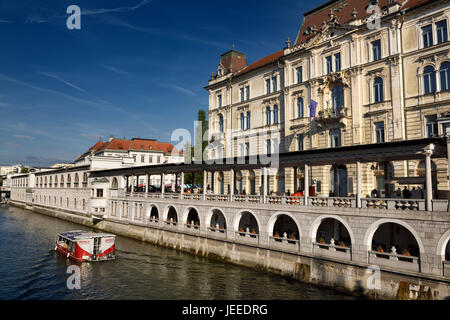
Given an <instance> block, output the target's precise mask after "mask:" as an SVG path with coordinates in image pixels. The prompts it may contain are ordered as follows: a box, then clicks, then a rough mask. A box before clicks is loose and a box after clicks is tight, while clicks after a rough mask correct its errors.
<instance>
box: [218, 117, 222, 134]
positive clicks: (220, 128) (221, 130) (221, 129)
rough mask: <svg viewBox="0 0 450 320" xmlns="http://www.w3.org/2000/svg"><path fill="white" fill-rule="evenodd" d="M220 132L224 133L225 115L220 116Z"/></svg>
mask: <svg viewBox="0 0 450 320" xmlns="http://www.w3.org/2000/svg"><path fill="white" fill-rule="evenodd" d="M219 132H221V133H222V132H223V115H221V114H220V115H219Z"/></svg>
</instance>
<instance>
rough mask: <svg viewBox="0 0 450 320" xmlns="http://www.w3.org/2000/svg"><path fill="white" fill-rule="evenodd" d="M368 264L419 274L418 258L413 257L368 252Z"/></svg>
mask: <svg viewBox="0 0 450 320" xmlns="http://www.w3.org/2000/svg"><path fill="white" fill-rule="evenodd" d="M369 263H371V264H374V265H380V266H385V267H390V268H392V269H403V270H408V271H414V272H420V261H419V257H414V256H407V255H402V254H397V253H386V252H378V251H372V250H370V251H369Z"/></svg>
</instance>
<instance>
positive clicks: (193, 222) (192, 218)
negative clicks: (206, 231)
mask: <svg viewBox="0 0 450 320" xmlns="http://www.w3.org/2000/svg"><path fill="white" fill-rule="evenodd" d="M186 225H187V227H188V228H190V227H193V228H195V229H198V228H199V227H200V217H199V215H198V212H197V210H195V209H194V208H190V209H189V212H188V216H187V220H186Z"/></svg>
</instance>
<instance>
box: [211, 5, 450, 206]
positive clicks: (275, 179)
mask: <svg viewBox="0 0 450 320" xmlns="http://www.w3.org/2000/svg"><path fill="white" fill-rule="evenodd" d="M371 6H372V7H371ZM374 15H375V16H374ZM376 16H377V17H379V19H374V17H376ZM449 19H450V8H449V6H448V2H447V1H432V0H431V1H430V0H414V1H406V2H405V1H394V0H391V1H388V0H380V1H360V0H353V1H352V0H337V1H329V2H327V3H325V4H324V5H322V6H320V7H318V8H316V9H313V10H311V11H309V12H306V13H305V15H304V21H303V23H302V25H301V28H300V30H299V32H298V35H297V39H296V40H295V42H294V43H291V42H290V40H289V39H288V41H287V42H286V47H285V48H283V49H282V50H280V51H278V52H275V53H273V54H271V55H269V56H267V57H264V58H262V59H260V60H258V61H256V62H255V63H253V64H250V65H247V62H246V57H245V54H244V53H240V52H236V51H234V50H232V51H230V52H227V53H225V54H224V55H222V57H221V61H220V64H219V67H218V70H217V73H216V74H213V75H212V77H211V80H210V81H209V84H208V86H207V87H206V89H207V90H208V92H209V116H210V121H209V123H210V133H211V136H213V139H212V140H213V141H214V143H213V144H212V147H211V149H210V152H209V156H210V157H211V158H222V157H223V158H226V157H240V156H251V155H255V154H267V153H268V154H270V153H276V152H277V151H278V152H280V153H283V152H293V151H302V150H313V149H327V148H339V147H342V146H352V145H362V144H375V143H386V142H391V141H402V140H414V139H420V138H427V137H434V136H440V135H444V134H445V132H444V127H443V125H441V124H440V119H443V118H445V117H446V116H448V115H449V114H450V90H449V89H450V53H449V49H450V43H449V42H448V29H449V26H448V24H449ZM424 166H425V163H424V161H420V160H419V161H394V162H389V163H381V162H374V163H366V164H363V167H362V179H363V182H364V183H363V185H364V190H363V193H364V194H365V195H371V193H372V191H373V190H375V189H376V190H377V192H376V193H377V194H378V195H379V196H383V197H389V198H392V197H395V196H397V192H398V188H401V189H404V187H407V188H408V189H410V190H413V188H414V190H415V191H416V194H415V196H416V197H423V188H424V184H425V181H424ZM432 167H433V193H434V196H435V197H436V198H442V199H447V198H448V190H449V181H448V161H447V159H436V160H434V161H433V163H432ZM310 170H311V172H310V174H309V176H310V179H309V180H310V181H308V182H307V183H305V181H304V176H305V173H304V172H303V171H302V170H301V169H296V168H294V169H292V170H290V169H289V170H279V171H276V170H275V171H274V170H272V171H271V172H269V175H270V176H269V178H268V190H269V192H270V191H272V192H274V193H278V194H282V193H284V192H287V191H290V192H291V193H292V192H293V191H294V190H298V189H300V190H304V189H305V185H307V184H308V185H309V186H310V187H312V191H313V192H314V193H315V194H317V195H326V196H328V195H334V196H340V197H347V196H351V195H354V194H356V183H355V179H356V178H355V170H356V167H355V166H354V165H345V166H341V165H329V166H318V167H313V168H311V169H310ZM237 174H238V176H239V177H242V178H241V181H243V182H242V183H240V184H239V185H238V187H237V188H236V190H235V192H239V193H243V192H245V193H248V194H255V193H256V194H258V192H260V190H261V188H260V187H258V186H260V185H261V184H262V183H263V179H262V178H261V175H262V172H261V171H255V172H253V171H244V172H238V173H237ZM216 175H217V176H216V177H215V180H216V181H217V182H216V183H214V185H215V190H214V192H215V193H227V192H228V191H229V187H228V186H229V182H230V180H231V179H230V176H229V174H227V173H223V174H222V173H216Z"/></svg>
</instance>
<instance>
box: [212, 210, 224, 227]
mask: <svg viewBox="0 0 450 320" xmlns="http://www.w3.org/2000/svg"><path fill="white" fill-rule="evenodd" d="M210 228H211V229H219V230H226V229H227V222H226V219H225V215H224V214H223V212H222V211H221V210H219V209H213V210H212V214H211V220H210Z"/></svg>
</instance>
